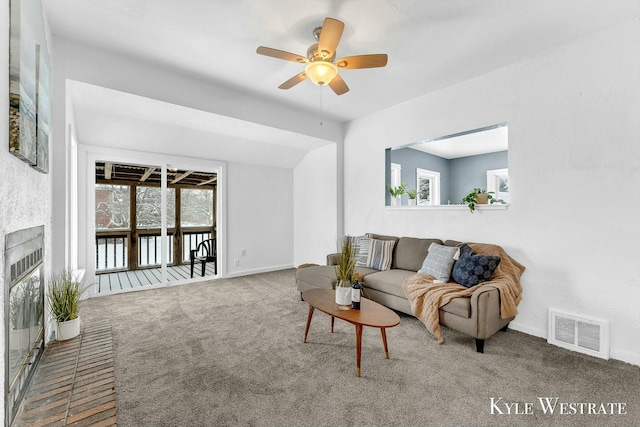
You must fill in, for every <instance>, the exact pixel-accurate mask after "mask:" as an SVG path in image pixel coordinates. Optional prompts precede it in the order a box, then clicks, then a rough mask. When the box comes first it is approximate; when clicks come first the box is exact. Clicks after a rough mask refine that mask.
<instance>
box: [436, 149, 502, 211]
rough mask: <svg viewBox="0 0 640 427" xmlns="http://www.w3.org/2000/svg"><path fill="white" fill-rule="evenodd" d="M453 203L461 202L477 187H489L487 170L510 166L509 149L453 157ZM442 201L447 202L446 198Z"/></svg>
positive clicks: (451, 164)
mask: <svg viewBox="0 0 640 427" xmlns="http://www.w3.org/2000/svg"><path fill="white" fill-rule="evenodd" d="M449 162H450V167H451V177H452V179H451V186H450V187H449V194H450V195H451V203H454V200H455V203H461V201H462V198H463V197H464V196H466V195H467V194H469V193H470V192H471V190H473V189H474V188H475V187H478V188H484V189H486V188H487V171H488V170H491V169H503V168H507V167H508V151H506V150H505V151H499V152H497V153H488V154H479V155H477V156H469V157H460V158H459V159H451V160H450V161H449ZM442 203H443V204H444V203H446V202H445V201H444V200H443V201H442Z"/></svg>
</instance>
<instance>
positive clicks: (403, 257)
mask: <svg viewBox="0 0 640 427" xmlns="http://www.w3.org/2000/svg"><path fill="white" fill-rule="evenodd" d="M432 243H438V244H441V243H442V241H441V240H439V239H417V238H414V237H401V238H400V239H399V240H398V243H396V250H395V253H394V255H393V268H399V269H402V270H410V271H418V270H420V268H422V262H423V261H424V259H425V258H426V256H427V253H428V252H429V246H431V244H432Z"/></svg>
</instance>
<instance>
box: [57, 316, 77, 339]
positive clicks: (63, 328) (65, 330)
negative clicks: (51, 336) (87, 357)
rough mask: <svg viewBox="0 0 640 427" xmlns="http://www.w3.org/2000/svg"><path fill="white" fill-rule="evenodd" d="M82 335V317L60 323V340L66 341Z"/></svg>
mask: <svg viewBox="0 0 640 427" xmlns="http://www.w3.org/2000/svg"><path fill="white" fill-rule="evenodd" d="M78 335H80V318H79V317H76V318H75V319H73V320H67V321H66V322H60V323H58V340H59V341H64V340H68V339H71V338H75V337H77V336H78Z"/></svg>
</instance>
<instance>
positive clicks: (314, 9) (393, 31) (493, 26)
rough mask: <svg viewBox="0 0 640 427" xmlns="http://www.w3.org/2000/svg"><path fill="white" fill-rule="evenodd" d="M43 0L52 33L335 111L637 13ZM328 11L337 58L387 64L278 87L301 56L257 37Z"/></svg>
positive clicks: (592, 8)
mask: <svg viewBox="0 0 640 427" xmlns="http://www.w3.org/2000/svg"><path fill="white" fill-rule="evenodd" d="M43 4H44V7H45V12H46V15H47V18H48V20H49V24H50V28H51V31H52V33H53V35H54V36H57V37H60V38H63V39H68V40H73V41H78V42H81V43H83V44H86V45H89V46H95V47H97V48H100V49H104V50H106V51H111V52H118V53H121V54H122V55H127V56H134V57H138V58H140V59H141V60H144V61H147V62H150V63H152V64H156V65H157V66H158V67H166V68H167V69H171V70H174V71H177V72H179V73H183V74H184V75H185V76H188V77H195V78H197V79H199V80H202V81H205V82H210V83H211V84H212V85H223V86H225V87H229V88H232V89H234V90H238V91H239V92H242V93H244V94H250V95H251V96H255V97H256V98H260V99H262V100H267V101H271V102H274V103H277V104H279V105H285V106H289V107H291V108H295V109H299V110H303V111H308V112H310V113H313V114H318V115H324V116H326V117H329V118H331V119H333V120H336V121H338V122H348V121H351V120H353V119H356V118H359V117H362V116H365V115H367V114H370V113H373V112H376V111H379V110H382V109H384V108H387V107H390V106H392V105H395V104H398V103H402V102H404V101H407V100H409V99H412V98H415V97H418V96H421V95H423V94H426V93H429V92H431V91H435V90H438V89H440V88H443V87H446V86H449V85H453V84H456V83H457V82H461V81H465V80H468V79H471V78H473V77H475V76H479V75H482V74H485V73H488V72H491V71H493V70H495V69H498V68H501V67H504V66H506V65H509V64H511V63H514V62H518V61H521V60H523V59H525V58H527V57H531V56H534V55H536V54H538V53H540V52H543V51H545V50H548V49H551V48H553V47H554V46H558V45H561V44H565V43H569V42H571V41H572V40H576V39H578V38H581V37H584V36H586V35H588V34H590V33H593V32H595V31H598V30H601V29H604V28H606V27H609V26H612V25H614V24H616V23H618V22H620V21H624V20H627V19H634V17H637V13H638V1H637V0H612V1H607V2H604V1H602V0H447V1H443V0H305V1H301V0H82V1H78V0H44V1H43ZM327 16H329V17H333V18H336V19H339V20H341V21H343V22H344V23H345V29H344V33H343V36H342V39H341V41H340V44H339V45H338V57H341V56H350V55H358V54H367V53H387V54H388V55H389V61H388V65H387V66H386V67H384V68H375V69H363V70H341V71H340V74H341V76H342V77H343V78H344V80H345V82H346V83H347V84H348V86H349V88H350V91H349V92H347V93H346V94H345V95H342V96H336V95H335V94H333V92H331V91H330V90H328V89H324V90H323V91H322V95H321V93H320V89H319V88H318V87H317V86H314V85H313V84H311V82H309V81H305V82H302V83H301V84H299V85H297V86H295V87H293V88H292V89H289V90H280V89H278V88H277V87H278V85H280V84H281V83H282V82H284V81H285V80H287V79H289V78H290V77H292V76H294V75H295V74H297V73H300V72H301V71H303V66H302V65H301V64H297V63H294V62H287V61H282V60H277V59H273V58H269V57H266V56H262V55H258V54H256V48H257V47H258V46H261V45H263V46H268V47H273V48H276V49H281V50H285V51H289V52H293V53H298V54H301V55H303V56H305V55H306V51H307V48H308V47H309V45H311V44H313V43H314V42H315V41H314V39H313V36H312V30H313V28H314V27H316V26H319V25H321V24H322V21H323V19H324V18H325V17H327ZM92 102H99V101H97V100H96V98H93V101H92ZM80 104H82V102H80V103H79V105H80ZM78 108H79V107H78ZM79 126H80V125H79ZM223 133H224V132H223ZM425 136H426V135H425Z"/></svg>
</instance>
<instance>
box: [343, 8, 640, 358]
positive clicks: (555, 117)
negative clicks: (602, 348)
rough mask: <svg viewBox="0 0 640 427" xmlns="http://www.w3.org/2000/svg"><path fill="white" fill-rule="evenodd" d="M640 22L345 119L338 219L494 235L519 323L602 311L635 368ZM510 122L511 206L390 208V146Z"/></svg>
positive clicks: (542, 330) (374, 228)
mask: <svg viewBox="0 0 640 427" xmlns="http://www.w3.org/2000/svg"><path fill="white" fill-rule="evenodd" d="M639 26H640V24H639V23H638V21H637V20H633V21H628V22H626V23H624V24H620V25H618V26H616V27H614V28H611V29H608V30H606V31H602V32H599V33H597V34H594V35H592V36H589V37H586V38H584V39H581V40H578V41H575V42H573V43H570V44H567V45H565V46H561V47H558V48H555V49H553V50H550V51H548V52H546V53H543V54H540V55H537V56H535V57H533V58H531V59H529V60H526V61H522V62H520V63H517V64H514V65H511V66H508V67H505V68H502V69H499V70H495V71H493V72H491V73H489V74H487V75H484V76H481V77H478V78H475V79H472V80H469V81H466V82H463V83H461V84H458V85H455V86H452V87H449V88H445V89H443V90H440V91H437V92H435V93H432V94H429V95H426V96H422V97H419V98H416V99H414V100H412V101H410V102H406V103H404V104H400V105H397V106H395V107H392V108H389V109H387V110H385V111H382V112H379V113H376V114H372V115H370V116H368V117H366V118H363V119H360V120H357V121H355V122H352V123H351V124H350V126H349V127H348V129H347V133H346V138H345V228H346V232H347V233H350V234H359V233H364V232H376V233H389V234H395V235H405V236H418V237H437V238H442V239H456V240H463V241H465V240H466V241H479V242H492V243H497V244H500V245H502V246H503V247H504V248H505V249H506V250H507V252H508V253H509V254H510V255H511V256H513V257H514V258H515V259H517V260H518V261H520V262H521V263H523V264H524V265H525V266H526V267H527V271H526V272H525V273H524V275H523V277H522V284H523V287H524V294H523V300H522V303H521V304H520V306H519V311H520V314H519V315H518V316H517V317H516V319H515V321H514V322H512V326H513V328H514V329H518V330H521V331H524V332H527V333H530V334H533V335H537V336H542V337H546V330H547V309H548V308H549V307H554V308H558V309H563V310H566V311H570V312H574V313H581V314H585V315H590V316H594V317H597V318H602V319H606V320H608V321H609V322H610V327H611V357H613V358H616V359H620V360H624V361H628V362H631V363H634V364H639V365H640V310H638V307H637V305H638V301H640V286H639V282H638V278H639V277H640V262H638V260H640V248H639V247H638V245H637V242H638V241H639V240H640V221H639V220H638V212H639V211H640V199H639V198H638V188H640V144H639V140H640V124H639V117H640V106H639V102H640V101H639V100H640V87H639V86H640V82H639V77H638V76H639V75H640V64H639V62H640V60H639V56H638V53H639V52H640V28H639ZM500 122H508V124H509V172H510V173H509V175H510V188H511V191H512V194H511V197H512V206H510V207H509V208H508V209H507V210H499V211H480V212H476V213H475V214H470V213H469V211H468V210H466V209H457V210H446V209H440V210H429V209H414V210H410V211H408V210H407V211H403V210H397V209H395V210H394V209H391V208H385V207H384V198H383V196H384V149H385V148H386V147H389V146H392V145H401V144H406V143H410V142H414V141H417V140H421V139H426V138H432V137H437V136H439V135H448V134H452V133H455V132H459V131H464V130H467V129H475V128H479V127H482V126H486V125H491V124H495V123H500Z"/></svg>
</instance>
